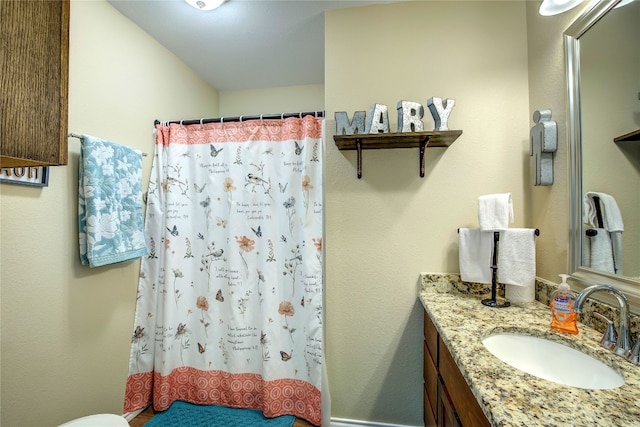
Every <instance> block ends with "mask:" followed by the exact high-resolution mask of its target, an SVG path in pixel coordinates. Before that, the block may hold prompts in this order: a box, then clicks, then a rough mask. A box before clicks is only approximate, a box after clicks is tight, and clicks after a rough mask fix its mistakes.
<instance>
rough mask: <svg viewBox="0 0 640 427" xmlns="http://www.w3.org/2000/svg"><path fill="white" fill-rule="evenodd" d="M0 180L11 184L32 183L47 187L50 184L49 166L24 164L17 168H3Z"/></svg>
mask: <svg viewBox="0 0 640 427" xmlns="http://www.w3.org/2000/svg"><path fill="white" fill-rule="evenodd" d="M0 182H6V183H9V184H21V185H31V186H36V187H47V186H48V185H49V167H48V166H24V167H15V168H1V169H0Z"/></svg>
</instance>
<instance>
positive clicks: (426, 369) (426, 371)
mask: <svg viewBox="0 0 640 427" xmlns="http://www.w3.org/2000/svg"><path fill="white" fill-rule="evenodd" d="M423 347H424V357H423V359H424V366H423V371H422V372H423V376H424V389H425V392H426V393H427V400H425V408H426V405H427V401H428V402H429V406H430V407H431V412H432V414H436V411H437V404H438V371H437V369H436V366H435V365H434V364H433V361H432V360H431V357H430V356H429V350H427V344H426V342H425V344H424V345H423ZM426 411H427V410H426V409H425V412H426Z"/></svg>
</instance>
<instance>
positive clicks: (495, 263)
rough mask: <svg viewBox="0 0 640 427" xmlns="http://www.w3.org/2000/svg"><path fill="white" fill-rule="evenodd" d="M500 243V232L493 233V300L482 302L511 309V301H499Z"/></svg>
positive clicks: (487, 299) (488, 299)
mask: <svg viewBox="0 0 640 427" xmlns="http://www.w3.org/2000/svg"><path fill="white" fill-rule="evenodd" d="M458 233H460V229H459V228H458ZM534 234H535V235H536V236H539V235H540V230H539V229H537V228H536V229H535V230H534ZM499 243H500V232H499V231H494V232H493V248H492V249H491V267H490V268H491V298H485V299H483V300H482V301H481V302H482V304H483V305H486V306H487V307H492V308H506V307H510V306H511V303H510V302H509V301H504V302H503V303H499V302H498V300H497V295H496V294H497V288H498V249H499Z"/></svg>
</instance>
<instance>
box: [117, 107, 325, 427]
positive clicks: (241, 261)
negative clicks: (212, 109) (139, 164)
mask: <svg viewBox="0 0 640 427" xmlns="http://www.w3.org/2000/svg"><path fill="white" fill-rule="evenodd" d="M156 131H157V134H156V135H157V136H156V147H155V158H154V162H153V166H152V171H151V179H150V183H149V191H148V200H147V212H146V224H145V233H146V239H147V244H148V247H149V254H148V256H147V257H145V258H144V259H143V260H142V263H141V268H140V279H139V287H138V295H137V307H136V315H135V322H134V332H133V338H132V346H131V356H130V364H129V377H128V379H127V387H126V397H125V412H131V411H134V410H137V409H140V408H143V407H145V406H146V405H148V404H149V403H151V402H153V405H154V407H155V409H156V410H160V411H162V410H165V409H167V408H168V407H169V406H170V405H171V403H172V402H174V401H175V400H183V401H187V402H191V403H196V404H219V405H226V406H231V407H243V408H254V409H260V410H262V411H263V413H264V414H265V416H267V417H273V416H278V415H284V414H290V415H295V416H297V417H299V418H304V419H306V420H308V421H310V422H311V423H313V424H315V425H320V423H321V393H320V390H321V382H322V364H323V342H322V337H323V332H322V328H323V326H322V319H323V315H322V313H323V295H322V284H323V276H322V271H323V269H322V262H323V257H322V242H323V222H322V216H323V215H322V210H323V206H322V203H323V199H322V154H323V146H322V144H323V140H322V119H319V118H316V117H313V116H306V117H304V118H287V119H284V120H250V121H241V122H227V123H207V124H195V125H181V124H170V125H156Z"/></svg>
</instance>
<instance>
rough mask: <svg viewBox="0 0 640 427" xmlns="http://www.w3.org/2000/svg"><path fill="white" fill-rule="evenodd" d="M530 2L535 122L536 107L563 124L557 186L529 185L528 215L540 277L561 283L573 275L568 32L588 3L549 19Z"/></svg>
mask: <svg viewBox="0 0 640 427" xmlns="http://www.w3.org/2000/svg"><path fill="white" fill-rule="evenodd" d="M526 6H527V44H528V57H529V126H533V124H534V123H533V119H532V116H533V112H534V111H536V110H540V109H551V111H552V113H553V116H552V120H555V121H556V122H557V124H558V151H557V152H556V153H555V155H554V164H555V166H554V168H555V170H554V184H553V185H552V186H547V187H532V186H527V187H526V192H525V206H526V207H527V216H528V217H530V218H532V219H533V221H535V226H536V227H538V228H539V229H540V230H541V236H540V238H538V240H537V243H536V249H537V250H536V254H537V263H536V269H537V275H538V276H539V277H542V278H545V279H548V280H551V281H553V282H558V274H560V273H568V271H567V269H568V257H569V227H570V221H569V220H570V206H569V190H570V189H569V185H570V180H569V158H568V154H569V146H568V143H567V130H566V123H567V111H566V109H567V107H566V92H567V89H566V80H565V65H564V45H563V41H562V34H563V32H564V30H566V29H567V27H569V25H571V22H573V20H575V18H576V17H578V16H579V15H580V14H581V13H582V11H583V10H584V9H585V8H586V7H587V6H588V4H585V5H581V6H579V7H576V8H575V9H572V10H570V11H568V12H565V13H563V14H560V15H556V16H548V17H545V16H540V15H539V14H538V7H539V2H526ZM527 179H528V178H527ZM527 182H528V181H527Z"/></svg>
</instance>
